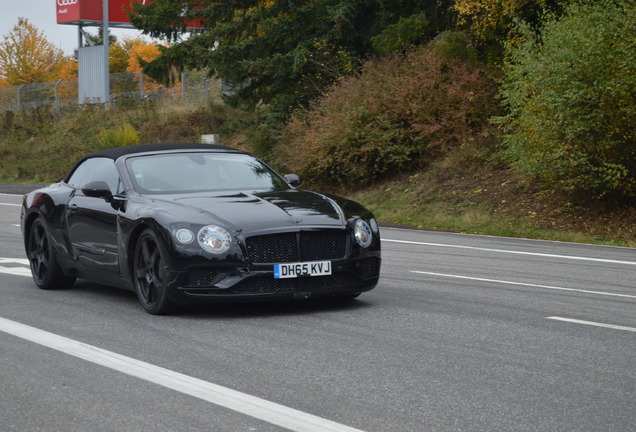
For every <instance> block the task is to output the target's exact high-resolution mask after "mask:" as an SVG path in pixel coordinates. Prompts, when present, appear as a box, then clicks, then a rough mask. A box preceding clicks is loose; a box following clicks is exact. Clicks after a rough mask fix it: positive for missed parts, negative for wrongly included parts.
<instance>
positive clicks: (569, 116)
mask: <svg viewBox="0 0 636 432" xmlns="http://www.w3.org/2000/svg"><path fill="white" fill-rule="evenodd" d="M522 33H523V34H524V35H525V37H524V38H523V40H522V41H521V42H518V43H516V44H509V45H508V47H507V60H506V62H505V68H504V72H505V77H504V80H503V85H502V96H503V101H504V103H505V104H506V106H507V108H508V110H509V115H508V116H507V117H505V118H503V119H500V121H503V122H504V123H505V124H506V130H507V135H506V136H505V138H504V142H505V143H506V144H507V146H508V148H509V151H510V154H511V156H512V157H513V160H514V162H515V164H516V165H517V167H519V168H520V169H522V170H523V171H526V172H528V173H531V174H535V175H537V176H538V177H539V178H541V179H542V180H543V181H544V182H545V183H546V184H547V185H548V186H549V187H550V188H552V189H555V190H560V191H565V192H570V193H572V194H574V195H575V196H578V197H581V198H587V199H590V198H593V199H596V198H602V197H607V198H609V197H612V198H614V199H618V200H624V199H633V198H634V197H636V73H635V72H634V65H635V64H636V43H634V41H635V40H636V2H634V0H622V1H621V0H596V1H592V0H584V1H577V2H575V3H573V4H572V5H570V6H569V7H567V8H566V10H565V15H564V16H563V17H562V18H557V17H556V16H554V15H548V16H547V17H546V20H545V23H544V26H543V28H542V29H541V33H540V35H539V34H537V33H536V32H533V31H532V30H531V29H530V28H528V27H526V28H525V29H524V30H523V31H522Z"/></svg>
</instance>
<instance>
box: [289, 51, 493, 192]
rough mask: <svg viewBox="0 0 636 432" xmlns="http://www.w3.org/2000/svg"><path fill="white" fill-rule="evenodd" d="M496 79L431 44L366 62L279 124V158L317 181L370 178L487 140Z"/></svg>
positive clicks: (412, 166) (291, 168)
mask: <svg viewBox="0 0 636 432" xmlns="http://www.w3.org/2000/svg"><path fill="white" fill-rule="evenodd" d="M496 91H497V89H496V86H495V84H494V83H493V82H492V81H491V80H490V79H489V78H488V76H487V73H486V71H485V70H484V69H482V68H480V67H477V66H469V65H468V64H467V63H466V62H464V61H461V60H460V59H458V58H454V57H448V56H446V55H443V54H440V53H439V52H438V51H437V50H436V49H435V46H434V45H428V46H424V47H421V48H418V49H416V50H413V51H411V52H409V53H408V54H406V55H394V56H390V57H386V58H383V59H381V60H378V61H371V62H368V63H366V64H365V66H364V68H363V71H362V73H361V74H360V75H358V76H352V77H349V78H346V79H344V80H342V81H340V83H339V84H338V85H337V86H336V87H335V88H334V89H333V91H332V92H330V93H329V94H328V95H327V96H326V97H325V98H324V99H322V100H321V101H320V102H318V103H317V104H316V105H315V106H314V107H313V108H312V109H311V110H308V111H304V112H302V113H300V114H298V115H296V116H295V117H294V118H293V120H292V121H291V122H290V123H289V124H288V125H287V126H286V127H285V128H284V129H283V132H282V137H281V144H280V145H279V151H280V152H281V155H280V157H279V161H280V163H281V164H285V165H286V166H287V168H288V169H289V170H292V171H295V172H298V173H300V174H301V175H303V176H304V177H305V178H306V179H307V180H309V181H311V182H312V183H314V184H325V185H328V184H342V183H347V182H354V183H361V182H363V181H364V182H371V181H373V180H377V179H379V178H382V177H386V176H387V175H390V174H394V173H396V172H398V171H410V170H414V169H416V168H420V167H422V166H424V165H426V164H427V163H428V162H430V161H431V160H432V159H434V158H436V157H437V156H438V155H440V154H443V153H445V152H447V151H448V150H450V149H452V148H457V147H460V146H464V145H487V143H486V141H488V140H489V139H490V138H488V136H489V133H488V131H489V129H491V126H490V124H489V121H488V119H489V118H490V116H492V115H493V114H495V113H496V110H497V106H498V104H497V102H496V99H495V95H496Z"/></svg>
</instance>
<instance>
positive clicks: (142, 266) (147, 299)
mask: <svg viewBox="0 0 636 432" xmlns="http://www.w3.org/2000/svg"><path fill="white" fill-rule="evenodd" d="M133 279H134V283H135V291H136V292H137V297H138V298H139V302H140V303H141V306H143V308H144V309H145V310H146V312H148V313H149V314H152V315H165V314H167V313H170V312H171V311H172V310H173V309H174V304H173V303H172V302H171V301H170V299H169V298H168V289H167V268H166V263H165V260H164V259H163V254H162V252H161V246H160V244H159V240H158V239H157V236H156V235H155V233H154V232H153V231H152V230H150V229H147V230H145V231H144V232H143V233H141V236H140V237H139V240H138V241H137V245H136V246H135V255H134V258H133Z"/></svg>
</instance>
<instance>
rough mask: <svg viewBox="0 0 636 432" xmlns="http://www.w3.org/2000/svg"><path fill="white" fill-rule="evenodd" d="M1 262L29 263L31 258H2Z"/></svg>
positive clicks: (26, 264)
mask: <svg viewBox="0 0 636 432" xmlns="http://www.w3.org/2000/svg"><path fill="white" fill-rule="evenodd" d="M0 264H22V265H25V266H28V265H29V260H28V259H26V258H0Z"/></svg>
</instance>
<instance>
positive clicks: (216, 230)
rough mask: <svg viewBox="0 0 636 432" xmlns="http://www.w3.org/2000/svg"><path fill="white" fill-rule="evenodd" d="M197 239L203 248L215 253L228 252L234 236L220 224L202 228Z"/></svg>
mask: <svg viewBox="0 0 636 432" xmlns="http://www.w3.org/2000/svg"><path fill="white" fill-rule="evenodd" d="M197 240H198V241H199V245H200V246H201V247H202V248H203V250H205V251H208V252H210V253H213V254H222V253H224V252H227V251H228V250H229V249H230V247H231V246H232V236H231V235H230V233H229V232H227V230H226V229H225V228H223V227H220V226H218V225H208V226H205V227H203V228H201V229H200V230H199V234H198V235H197Z"/></svg>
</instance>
